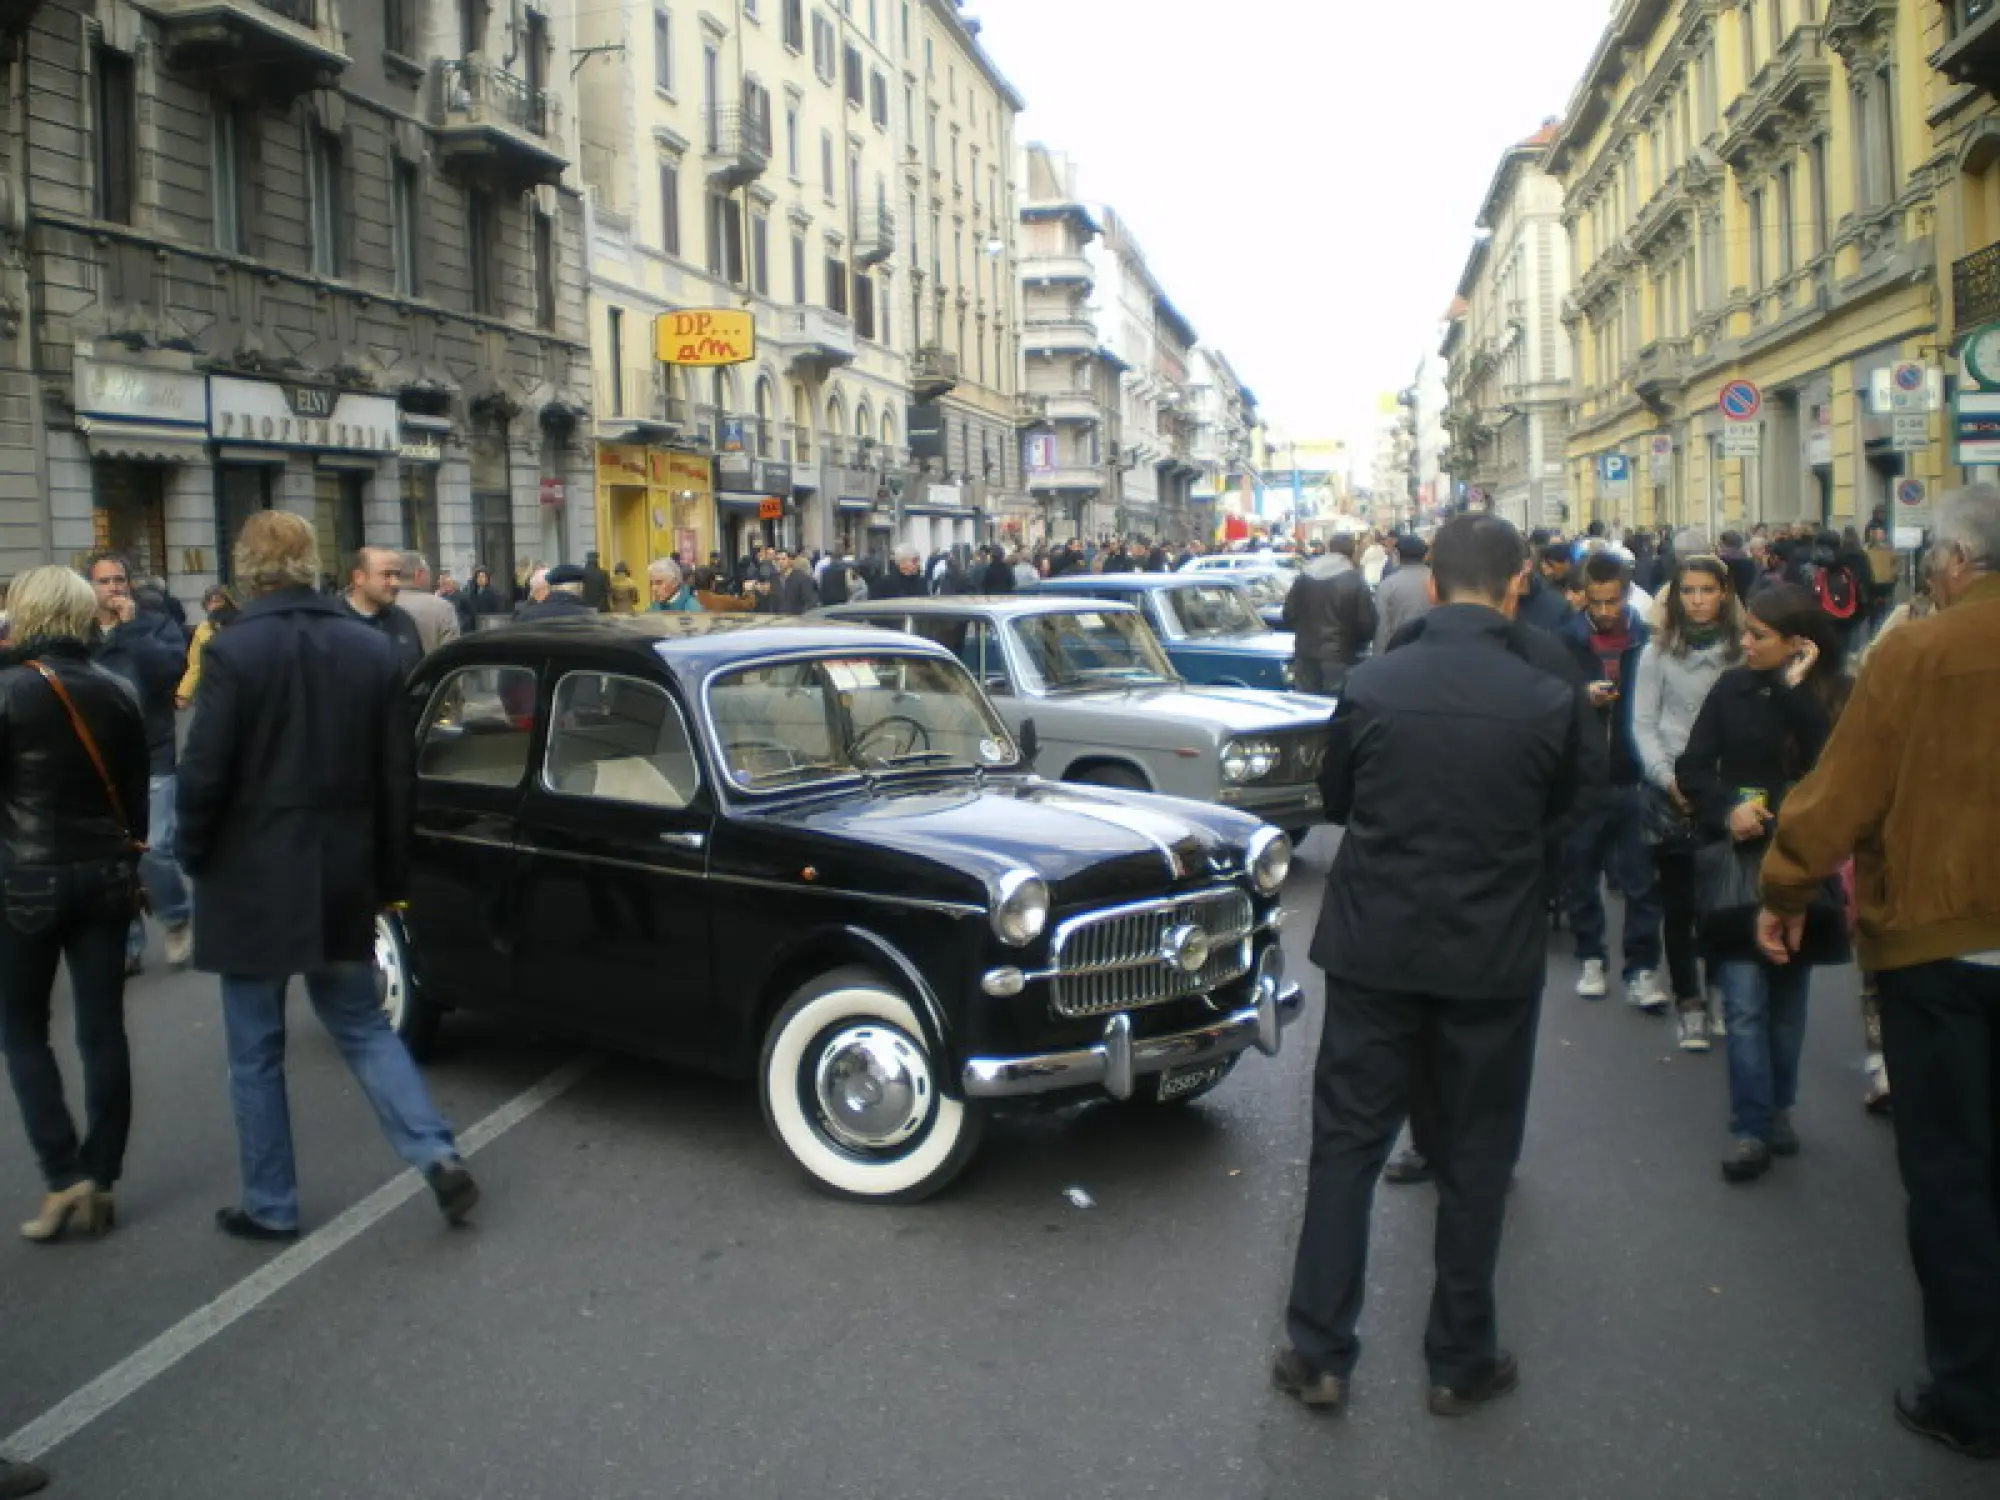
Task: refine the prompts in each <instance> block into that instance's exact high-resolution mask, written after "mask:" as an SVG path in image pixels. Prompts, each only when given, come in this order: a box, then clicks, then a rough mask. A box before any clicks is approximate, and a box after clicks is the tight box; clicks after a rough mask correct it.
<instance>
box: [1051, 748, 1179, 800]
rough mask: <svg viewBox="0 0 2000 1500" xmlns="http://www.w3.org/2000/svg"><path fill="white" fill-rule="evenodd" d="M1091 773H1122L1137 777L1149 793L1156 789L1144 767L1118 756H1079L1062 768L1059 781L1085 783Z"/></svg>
mask: <svg viewBox="0 0 2000 1500" xmlns="http://www.w3.org/2000/svg"><path fill="white" fill-rule="evenodd" d="M1093 771H1123V772H1125V773H1126V774H1128V775H1131V776H1136V777H1138V778H1139V781H1140V783H1141V786H1142V788H1143V789H1144V790H1146V791H1149V792H1150V791H1154V790H1156V789H1157V788H1156V786H1155V783H1154V780H1153V777H1152V776H1151V775H1150V774H1148V772H1147V770H1146V768H1145V767H1144V766H1142V765H1140V764H1139V763H1138V762H1137V761H1134V760H1129V759H1127V758H1125V757H1124V756H1118V755H1085V756H1079V757H1078V758H1077V759H1076V760H1074V761H1071V762H1070V764H1069V765H1068V766H1067V767H1065V768H1064V770H1063V773H1062V777H1061V779H1062V780H1064V781H1075V782H1085V783H1087V782H1088V781H1089V780H1090V775H1091V773H1092V772H1093Z"/></svg>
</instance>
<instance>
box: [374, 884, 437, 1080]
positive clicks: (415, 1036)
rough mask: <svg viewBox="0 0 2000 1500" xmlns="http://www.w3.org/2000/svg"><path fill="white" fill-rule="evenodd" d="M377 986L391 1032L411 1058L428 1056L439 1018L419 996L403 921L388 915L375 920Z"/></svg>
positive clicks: (434, 1043)
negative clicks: (398, 1038) (401, 1041)
mask: <svg viewBox="0 0 2000 1500" xmlns="http://www.w3.org/2000/svg"><path fill="white" fill-rule="evenodd" d="M375 985H376V990H377V993H379V994H380V995H381V997H382V1014H383V1016H384V1017H386V1018H387V1020H388V1022H389V1029H390V1030H391V1031H393V1032H395V1033H396V1035H397V1036H399V1037H401V1038H402V1039H403V1045H404V1046H405V1047H408V1048H409V1049H410V1055H411V1056H412V1057H417V1058H421V1057H424V1056H426V1055H427V1054H428V1053H429V1052H430V1051H431V1049H432V1048H433V1047H434V1046H435V1045H436V1043H437V1031H438V1021H439V1019H440V1017H439V1015H438V1012H437V1010H436V1008H435V1007H433V1006H429V1005H426V1004H424V1002H423V1001H422V1000H421V999H419V998H418V997H417V986H416V977H415V974H414V972H413V970H412V969H411V967H410V944H409V939H408V938H406V937H405V936H404V934H403V924H402V922H401V921H400V920H398V919H397V918H396V917H395V916H393V915H391V914H390V913H388V912H383V913H381V914H379V915H378V916H377V917H376V918H375Z"/></svg>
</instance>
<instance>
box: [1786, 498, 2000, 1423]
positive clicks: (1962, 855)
mask: <svg viewBox="0 0 2000 1500" xmlns="http://www.w3.org/2000/svg"><path fill="white" fill-rule="evenodd" d="M1929 567H1930V578H1931V594H1932V596H1933V597H1934V598H1935V599H1936V601H1937V605H1938V612H1937V613H1936V614H1934V615H1932V616H1931V617H1930V618H1929V619H1925V620H1920V621H1915V622H1913V623H1911V624H1909V625H1905V626H1903V627H1901V628H1899V629H1897V630H1895V631H1894V632H1892V633H1890V634H1889V635H1887V636H1885V637H1884V638H1883V639H1882V640H1881V641H1880V643H1879V644H1878V645H1877V646H1876V648H1875V650H1874V652H1873V653H1872V654H1871V656H1870V658H1869V662H1868V666H1867V668H1866V669H1865V670H1864V671H1863V672H1862V674H1861V677H1860V680H1859V681H1858V682H1857V683H1856V684H1855V688H1854V696H1853V697H1852V699H1850V700H1849V702H1848V705H1847V710H1846V712H1845V713H1844V714H1842V716H1841V719H1840V723H1839V725H1838V726H1837V727H1836V728H1835V730H1834V734H1833V738H1832V739H1831V740H1830V741H1829V742H1828V743H1827V747H1826V750H1825V752H1824V753H1823V754H1822V755H1821V756H1820V760H1819V765H1818V766H1817V768H1815V769H1814V771H1813V772H1812V774H1811V775H1809V776H1807V777H1806V779H1805V780H1804V781H1802V782H1800V783H1799V785H1798V787H1797V789H1796V790H1794V791H1793V793H1792V795H1791V796H1790V797H1789V798H1787V799H1786V802H1785V809H1784V816H1783V817H1781V818H1780V819H1779V820H1778V831H1777V835H1776V837H1775V838H1774V840H1773V841H1772V845H1771V851H1770V853H1769V854H1768V855H1766V856H1765V859H1764V906H1765V910H1764V912H1763V913H1762V914H1761V915H1760V917H1759V918H1758V933H1757V937H1758V942H1759V944H1760V946H1761V947H1762V948H1763V950H1764V955H1765V957H1766V958H1768V959H1769V960H1770V961H1771V962H1773V963H1779V964H1782V963H1785V962H1787V961H1789V960H1790V958H1791V956H1792V954H1793V953H1794V952H1795V951H1796V950H1797V948H1798V946H1799V942H1800V940H1801V938H1802V936H1803V934H1804V931H1805V918H1806V908H1807V906H1808V905H1809V904H1810V903H1811V902H1812V901H1813V899H1814V898H1815V896H1816V895H1817V893H1818V892H1819V891H1820V889H1821V888H1822V886H1823V885H1824V883H1825V881H1826V879H1827V878H1828V877H1829V876H1831V875H1832V874H1833V873H1834V872H1835V871H1836V870H1838V869H1839V868H1840V866H1841V865H1842V864H1843V863H1844V862H1845V861H1846V860H1847V858H1848V856H1849V855H1850V854H1852V855H1853V856H1854V858H1855V864H1856V877H1857V878H1856V880H1855V882H1854V885H1855V890H1856V892H1857V893H1858V899H1859V904H1860V915H1861V924H1860V926H1861V942H1860V946H1861V954H1860V958H1861V967H1862V969H1863V970H1865V971H1868V972H1872V973H1873V974H1874V975H1875V976H1876V984H1877V986H1878V988H1879V991H1880V994H1881V1005H1882V1044H1883V1053H1884V1056H1885V1059H1886V1061H1887V1063H1888V1067H1889V1076H1890V1077H1892V1078H1894V1079H1895V1080H1896V1108H1895V1112H1894V1115H1893V1118H1894V1120H1895V1125H1896V1157H1897V1162H1898V1165H1899V1166H1900V1167H1901V1169H1902V1174H1903V1188H1904V1191H1905V1192H1906V1193H1907V1194H1908V1195H1909V1211H1908V1229H1909V1237H1910V1258H1911V1260H1912V1261H1913V1262H1914V1263H1915V1266H1916V1272H1917V1281H1918V1284H1919V1285H1920V1286H1921V1288H1922V1290H1923V1300H1924V1352H1925V1356H1926V1359H1927V1362H1928V1363H1929V1365H1930V1376H1931V1378H1930V1382H1929V1384H1928V1385H1919V1386H1918V1387H1917V1388H1916V1390H1915V1391H1914V1392H1913V1393H1910V1394H1908V1395H1905V1394H1903V1393H1901V1392H1898V1393H1897V1396H1896V1416H1897V1418H1898V1420H1899V1421H1901V1422H1902V1424H1903V1425H1904V1426H1905V1427H1907V1428H1909V1429H1910V1430H1911V1431H1912V1432H1915V1433H1918V1434H1920V1435H1921V1436H1924V1437H1927V1438H1931V1439H1933V1440H1934V1441H1936V1442H1939V1443H1942V1444H1944V1445H1945V1446H1946V1447H1948V1448H1952V1449H1955V1450H1957V1451H1958V1452H1961V1453H1966V1454H1971V1455H1974V1456H1977V1457H1981V1458H2000V489H1996V488H1995V487H1993V486H1992V485H1976V486H1974V487H1973V488H1971V489H1965V490H1959V491H1957V492H1956V493H1954V494H1952V495H1948V496H1947V497H1945V500H1944V502H1943V504H1942V505H1941V506H1940V507H1939V512H1938V523H1937V531H1936V533H1935V538H1934V542H1933V545H1932V549H1931V555H1930V560H1929Z"/></svg>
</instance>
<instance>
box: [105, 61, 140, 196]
mask: <svg viewBox="0 0 2000 1500" xmlns="http://www.w3.org/2000/svg"><path fill="white" fill-rule="evenodd" d="M96 61H97V217H98V218H100V219H103V220H106V221H107V222H109V223H112V224H130V223H131V222H132V210H133V207H134V205H135V203H136V202H137V199H138V181H139V134H138V117H139V92H138V90H139V85H138V80H137V77H136V76H135V74H134V72H133V69H132V59H131V58H129V57H127V56H126V55H125V54H124V53H122V52H113V51H112V50H111V49H110V48H109V47H99V48H98V49H97V58H96Z"/></svg>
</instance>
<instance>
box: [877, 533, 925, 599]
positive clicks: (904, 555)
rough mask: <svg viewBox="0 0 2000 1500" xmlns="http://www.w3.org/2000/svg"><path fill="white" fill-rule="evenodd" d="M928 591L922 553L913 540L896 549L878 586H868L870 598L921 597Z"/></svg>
mask: <svg viewBox="0 0 2000 1500" xmlns="http://www.w3.org/2000/svg"><path fill="white" fill-rule="evenodd" d="M929 592H930V588H929V586H928V585H927V584H926V583H925V582H924V554H923V552H922V551H921V549H919V548H918V547H917V546H916V544H915V543H913V542H905V543H903V545H902V546H900V547H898V548H897V549H896V557H895V561H894V562H892V563H891V564H890V565H889V569H888V571H887V572H885V573H883V575H882V579H881V583H880V585H879V586H878V585H876V584H872V583H871V584H870V585H869V586H868V597H869V598H870V599H921V598H923V597H924V596H925V595H926V594H928V593H929Z"/></svg>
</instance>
